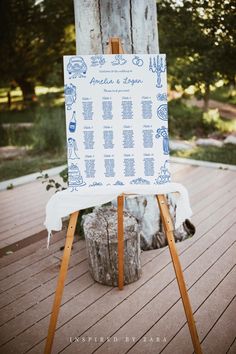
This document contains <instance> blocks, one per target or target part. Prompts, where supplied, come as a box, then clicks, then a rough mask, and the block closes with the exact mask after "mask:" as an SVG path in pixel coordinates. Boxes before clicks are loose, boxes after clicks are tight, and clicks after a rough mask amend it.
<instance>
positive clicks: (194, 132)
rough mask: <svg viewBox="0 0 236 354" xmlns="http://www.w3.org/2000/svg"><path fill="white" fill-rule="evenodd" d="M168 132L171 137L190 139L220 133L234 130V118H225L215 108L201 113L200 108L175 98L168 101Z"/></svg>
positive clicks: (235, 127) (235, 125) (235, 128)
mask: <svg viewBox="0 0 236 354" xmlns="http://www.w3.org/2000/svg"><path fill="white" fill-rule="evenodd" d="M168 109H169V134H170V136H171V137H173V138H175V139H176V138H179V139H185V140H191V139H195V138H198V137H201V138H203V137H207V136H208V135H209V134H217V135H218V136H219V135H222V136H223V134H225V133H230V132H232V131H234V130H236V120H225V119H223V118H221V117H220V116H219V113H218V111H217V110H210V111H209V112H208V113H203V111H202V110H201V109H200V108H197V107H191V106H188V105H186V104H185V103H183V102H182V100H181V99H175V100H172V101H170V102H169V105H168Z"/></svg>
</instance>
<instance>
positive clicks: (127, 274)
mask: <svg viewBox="0 0 236 354" xmlns="http://www.w3.org/2000/svg"><path fill="white" fill-rule="evenodd" d="M83 228H84V234H85V240H86V249H87V253H88V261H89V268H90V273H91V275H92V277H93V278H94V280H96V281H97V282H99V283H102V284H105V285H110V286H117V284H118V254H117V209H116V208H114V207H102V208H96V209H95V210H94V211H93V213H91V214H86V215H84V216H83ZM140 252H141V248H140V233H139V226H138V222H137V220H136V219H135V217H133V216H132V215H130V214H129V213H127V212H124V284H130V283H132V282H134V281H136V280H138V279H139V278H140V276H141V261H140Z"/></svg>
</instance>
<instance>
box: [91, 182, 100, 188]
mask: <svg viewBox="0 0 236 354" xmlns="http://www.w3.org/2000/svg"><path fill="white" fill-rule="evenodd" d="M102 185H103V183H102V182H93V183H92V184H90V185H89V187H98V186H102Z"/></svg>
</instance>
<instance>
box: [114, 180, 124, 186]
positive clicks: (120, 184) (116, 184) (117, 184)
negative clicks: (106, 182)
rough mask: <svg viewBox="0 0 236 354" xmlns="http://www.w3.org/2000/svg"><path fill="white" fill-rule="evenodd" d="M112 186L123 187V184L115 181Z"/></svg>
mask: <svg viewBox="0 0 236 354" xmlns="http://www.w3.org/2000/svg"><path fill="white" fill-rule="evenodd" d="M114 186H124V183H123V182H121V181H116V183H114Z"/></svg>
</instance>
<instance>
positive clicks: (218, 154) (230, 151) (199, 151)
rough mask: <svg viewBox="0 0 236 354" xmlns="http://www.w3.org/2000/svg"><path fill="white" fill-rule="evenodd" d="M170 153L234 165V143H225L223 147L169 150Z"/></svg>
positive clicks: (235, 155)
mask: <svg viewBox="0 0 236 354" xmlns="http://www.w3.org/2000/svg"><path fill="white" fill-rule="evenodd" d="M171 155H172V156H177V157H183V158H189V159H194V160H203V161H211V162H219V163H225V164H229V165H231V164H232V165H236V149H235V145H232V144H227V145H224V146H223V147H215V146H206V147H205V146H204V147H203V146H201V147H200V146H198V147H195V148H194V149H192V150H187V151H171Z"/></svg>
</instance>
